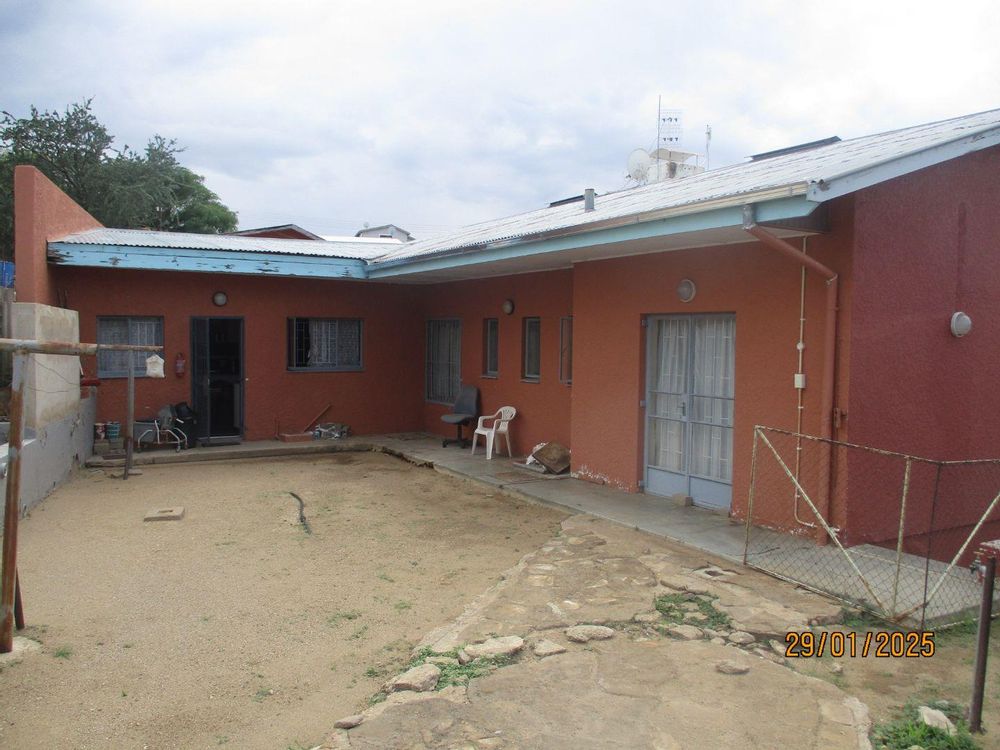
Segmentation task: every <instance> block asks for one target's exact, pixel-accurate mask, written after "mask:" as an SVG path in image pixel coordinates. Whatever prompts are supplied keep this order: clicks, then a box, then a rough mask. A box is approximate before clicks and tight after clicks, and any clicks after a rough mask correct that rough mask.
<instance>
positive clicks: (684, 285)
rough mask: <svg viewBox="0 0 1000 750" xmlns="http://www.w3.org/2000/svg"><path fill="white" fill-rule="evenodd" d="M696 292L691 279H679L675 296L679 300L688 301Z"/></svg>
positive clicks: (696, 288) (696, 289)
mask: <svg viewBox="0 0 1000 750" xmlns="http://www.w3.org/2000/svg"><path fill="white" fill-rule="evenodd" d="M697 292H698V287H696V286H695V285H694V282H693V281H691V279H681V283H680V284H678V285H677V298H678V299H679V300H680V301H681V302H690V301H691V300H693V299H694V295H695V294H697Z"/></svg>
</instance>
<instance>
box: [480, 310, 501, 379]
mask: <svg viewBox="0 0 1000 750" xmlns="http://www.w3.org/2000/svg"><path fill="white" fill-rule="evenodd" d="M499 348H500V321H499V320H497V319H496V318H486V319H485V320H483V375H485V376H486V377H489V378H495V377H496V376H497V372H498V371H499V369H500V368H499V356H498V355H499Z"/></svg>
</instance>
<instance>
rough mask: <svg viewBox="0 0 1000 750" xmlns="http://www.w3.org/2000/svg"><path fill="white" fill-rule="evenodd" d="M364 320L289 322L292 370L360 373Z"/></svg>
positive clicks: (301, 319)
mask: <svg viewBox="0 0 1000 750" xmlns="http://www.w3.org/2000/svg"><path fill="white" fill-rule="evenodd" d="M361 330H362V323H361V320H359V319H357V318H289V319H288V369H289V370H325V371H337V370H360V369H361Z"/></svg>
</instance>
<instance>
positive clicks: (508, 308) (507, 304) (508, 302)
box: [500, 299, 514, 315]
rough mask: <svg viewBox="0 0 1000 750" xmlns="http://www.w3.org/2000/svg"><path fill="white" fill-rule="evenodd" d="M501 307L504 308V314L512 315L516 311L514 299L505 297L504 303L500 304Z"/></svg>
mask: <svg viewBox="0 0 1000 750" xmlns="http://www.w3.org/2000/svg"><path fill="white" fill-rule="evenodd" d="M500 309H501V310H503V314H504V315H510V314H511V313H512V312H514V300H512V299H505V300H504V301H503V304H502V305H500Z"/></svg>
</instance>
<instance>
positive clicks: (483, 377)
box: [479, 372, 499, 380]
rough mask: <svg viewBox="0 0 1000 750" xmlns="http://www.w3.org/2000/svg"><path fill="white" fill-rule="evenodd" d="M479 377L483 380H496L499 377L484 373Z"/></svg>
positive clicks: (494, 374)
mask: <svg viewBox="0 0 1000 750" xmlns="http://www.w3.org/2000/svg"><path fill="white" fill-rule="evenodd" d="M479 377H481V378H482V379H483V380H496V379H497V378H498V377H499V376H498V375H497V374H496V373H492V374H490V373H485V372H484V373H483V374H482V375H480V376H479Z"/></svg>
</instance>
